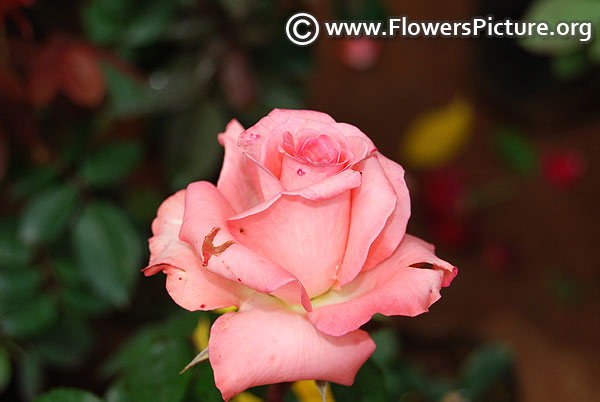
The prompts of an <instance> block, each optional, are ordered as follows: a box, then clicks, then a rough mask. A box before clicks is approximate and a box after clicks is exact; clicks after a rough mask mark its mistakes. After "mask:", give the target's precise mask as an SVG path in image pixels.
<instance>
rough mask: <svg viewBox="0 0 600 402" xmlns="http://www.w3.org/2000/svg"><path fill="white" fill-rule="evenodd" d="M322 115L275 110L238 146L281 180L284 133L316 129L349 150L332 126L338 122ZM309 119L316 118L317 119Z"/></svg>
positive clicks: (248, 132)
mask: <svg viewBox="0 0 600 402" xmlns="http://www.w3.org/2000/svg"><path fill="white" fill-rule="evenodd" d="M304 112H306V113H304ZM322 115H323V114H322V113H318V112H311V111H298V110H296V111H289V110H280V109H275V110H273V111H272V112H271V113H269V114H268V115H267V116H265V117H263V118H262V119H260V120H259V121H258V122H257V123H256V124H255V125H254V126H252V127H250V128H248V129H247V130H245V131H244V132H243V133H241V134H240V137H239V139H238V145H239V146H240V147H241V148H242V149H243V150H244V151H246V152H247V154H248V156H250V157H252V158H254V159H255V160H256V161H257V162H258V163H259V164H261V165H262V166H264V167H265V168H266V169H267V170H269V171H270V172H271V173H272V174H273V175H274V176H275V177H277V178H279V177H280V176H281V164H282V156H283V153H282V152H280V151H279V146H280V145H281V144H282V142H283V134H284V133H286V132H289V133H291V135H292V136H295V135H296V133H297V132H300V131H303V130H313V131H316V132H319V133H321V134H326V135H328V136H331V137H333V138H334V139H336V140H337V141H338V142H340V144H344V147H345V148H349V144H348V142H347V140H346V137H345V136H344V134H342V132H341V131H339V130H338V129H337V125H336V124H333V123H335V121H334V120H333V119H331V120H329V119H326V118H325V117H323V116H322ZM308 116H315V120H313V119H310V118H308ZM317 118H318V120H317ZM357 130H358V129H357ZM359 132H360V131H359ZM362 135H363V136H364V134H362ZM369 141H370V140H369Z"/></svg>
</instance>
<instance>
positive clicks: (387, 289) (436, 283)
mask: <svg viewBox="0 0 600 402" xmlns="http://www.w3.org/2000/svg"><path fill="white" fill-rule="evenodd" d="M433 251H434V250H433V246H432V245H430V244H428V243H426V242H424V241H423V240H421V239H418V238H416V237H414V236H410V235H406V236H405V237H404V239H403V240H402V243H400V246H399V247H398V249H397V250H396V252H395V253H394V255H392V257H390V258H389V259H387V260H386V261H384V262H383V263H382V264H381V265H379V266H378V267H377V268H376V269H374V270H372V271H368V272H363V273H361V274H360V275H359V276H358V277H357V278H356V279H355V280H354V281H353V282H352V283H350V284H348V285H346V286H344V288H343V289H342V290H341V291H336V290H331V291H329V292H328V293H326V294H325V295H323V296H321V297H319V298H317V299H315V300H313V308H314V310H313V311H312V312H311V313H309V318H310V320H311V321H312V323H313V324H315V326H316V327H317V329H319V330H320V331H322V332H324V333H326V334H329V335H333V336H341V335H344V334H346V333H348V332H350V331H354V330H355V329H357V328H359V327H360V326H361V325H363V324H364V323H366V322H368V321H369V320H370V319H371V317H372V316H373V314H375V313H380V314H383V315H405V316H411V317H413V316H416V315H419V314H421V313H424V312H426V311H427V310H428V309H429V306H431V305H432V304H433V303H435V302H436V301H437V300H438V299H439V298H440V288H441V287H445V286H448V285H450V282H452V279H453V278H454V276H456V272H457V270H456V267H454V266H452V265H451V264H449V263H447V262H445V261H443V260H441V259H439V258H438V257H436V256H435V254H434V253H433ZM426 264H430V266H431V268H429V269H428V268H427V267H428V266H427V265H426ZM415 266H423V267H422V268H414V267H415Z"/></svg>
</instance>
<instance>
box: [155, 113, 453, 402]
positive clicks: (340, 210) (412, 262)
mask: <svg viewBox="0 0 600 402" xmlns="http://www.w3.org/2000/svg"><path fill="white" fill-rule="evenodd" d="M219 142H220V143H221V144H222V145H223V146H224V147H225V160H224V162H223V168H222V170H221V176H220V177H219V181H218V182H217V186H216V187H215V186H214V185H212V184H211V183H208V182H196V183H192V184H190V185H189V186H188V188H187V189H186V190H182V191H179V192H178V193H176V194H175V195H173V196H171V197H170V198H168V199H167V200H166V201H165V202H164V203H163V204H162V205H161V207H160V208H159V210H158V216H157V217H156V219H155V220H154V222H153V224H152V232H153V233H154V236H153V237H152V238H151V239H150V253H151V256H150V264H149V266H148V267H147V268H146V269H145V274H146V275H153V274H155V273H156V272H159V271H163V272H164V273H165V274H166V275H167V291H168V292H169V294H170V295H171V297H172V298H173V299H174V300H175V302H176V303H177V304H179V305H180V306H182V307H183V308H186V309H188V310H213V309H218V308H222V307H229V306H237V307H238V308H239V310H238V311H237V312H229V313H227V314H225V315H223V316H221V317H219V319H218V320H217V321H216V322H215V323H214V325H213V326H212V329H211V333H210V341H209V346H208V354H209V359H210V363H211V365H212V368H213V370H214V375H215V382H216V385H217V387H218V388H219V389H220V390H221V393H222V395H223V398H224V399H225V400H228V399H230V398H231V397H233V396H234V395H236V394H238V393H239V392H242V391H243V390H245V389H247V388H249V387H253V386H256V385H262V384H272V383H278V382H287V381H296V380H303V379H314V380H325V381H332V382H336V383H340V384H344V385H350V384H352V382H353V381H354V376H355V375H356V372H357V371H358V369H359V368H360V366H361V365H362V364H363V363H364V362H365V361H366V360H367V359H368V358H369V356H370V355H371V353H373V351H374V350H375V344H374V342H373V340H372V339H371V338H370V337H369V335H368V334H367V333H366V332H365V331H363V330H361V329H359V328H360V326H361V325H363V324H364V323H366V322H368V321H369V320H370V319H371V317H372V316H373V314H375V313H380V314H385V315H405V316H415V315H418V314H421V313H423V312H426V311H427V310H428V308H429V306H431V304H433V303H434V302H435V301H437V300H438V299H439V298H440V288H441V287H442V286H448V285H449V284H450V282H451V281H452V279H453V278H454V276H455V275H456V268H455V267H453V266H452V265H451V264H449V263H447V262H445V261H442V260H441V259H439V258H437V257H436V256H435V254H434V248H433V246H432V245H430V244H428V243H426V242H424V241H423V240H420V239H418V238H416V237H413V236H410V235H407V234H405V229H406V223H407V221H408V218H409V215H410V199H409V195H408V190H407V188H406V184H405V182H404V170H403V169H402V167H401V166H400V165H398V164H397V163H395V162H393V161H391V160H390V159H387V158H386V157H384V156H383V155H381V154H380V153H379V152H377V149H376V148H375V146H374V145H373V143H372V142H371V140H370V139H369V138H368V137H367V136H366V135H365V134H363V133H362V132H361V131H360V130H359V129H357V128H356V127H354V126H351V125H349V124H345V123H337V122H336V121H335V120H333V119H332V118H331V117H330V116H328V115H326V114H324V113H319V112H313V111H305V110H274V111H272V112H271V113H269V115H268V116H266V117H264V118H263V119H261V120H260V121H259V122H258V123H257V124H256V125H254V126H252V127H250V128H249V129H247V130H244V128H243V127H242V126H241V125H240V124H239V123H238V122H237V121H235V120H233V121H232V122H230V123H229V124H228V125H227V128H226V130H225V132H224V133H222V134H220V135H219ZM199 157H201V155H199Z"/></svg>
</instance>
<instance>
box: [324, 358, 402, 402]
mask: <svg viewBox="0 0 600 402" xmlns="http://www.w3.org/2000/svg"><path fill="white" fill-rule="evenodd" d="M331 390H332V391H333V395H334V396H335V399H336V400H339V401H344V402H346V401H347V402H389V401H390V395H389V393H388V390H387V387H386V385H385V382H384V381H383V375H382V372H381V371H380V370H379V369H378V368H377V366H375V365H374V364H373V363H372V362H370V361H369V360H367V362H366V363H365V364H364V365H363V366H362V367H361V368H360V370H359V371H358V374H357V375H356V378H355V379H354V385H352V387H345V386H343V385H338V384H333V383H332V384H331Z"/></svg>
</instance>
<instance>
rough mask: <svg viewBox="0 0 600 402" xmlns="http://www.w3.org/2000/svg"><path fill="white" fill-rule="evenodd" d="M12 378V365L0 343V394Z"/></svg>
mask: <svg viewBox="0 0 600 402" xmlns="http://www.w3.org/2000/svg"><path fill="white" fill-rule="evenodd" d="M11 379H12V365H11V363H10V358H9V357H8V353H6V350H4V348H3V347H2V346H1V345H0V394H2V392H3V391H4V390H5V389H6V387H8V384H10V381H11Z"/></svg>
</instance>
